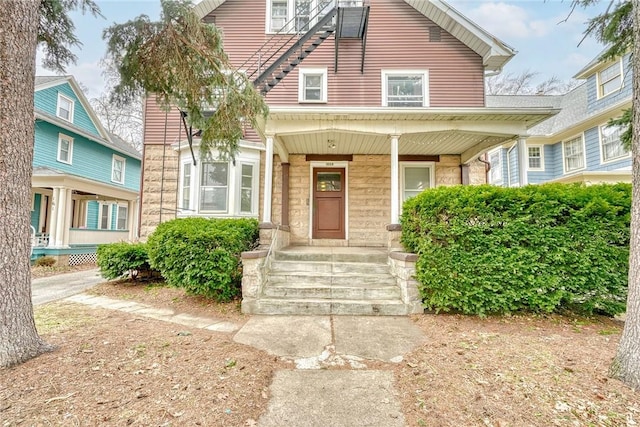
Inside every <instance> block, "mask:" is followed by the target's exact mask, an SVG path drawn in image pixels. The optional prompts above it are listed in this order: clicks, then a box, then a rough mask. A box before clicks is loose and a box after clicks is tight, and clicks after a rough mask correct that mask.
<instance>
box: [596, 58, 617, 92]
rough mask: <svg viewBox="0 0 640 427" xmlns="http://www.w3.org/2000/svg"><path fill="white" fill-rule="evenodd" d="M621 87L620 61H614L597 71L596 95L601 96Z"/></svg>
mask: <svg viewBox="0 0 640 427" xmlns="http://www.w3.org/2000/svg"><path fill="white" fill-rule="evenodd" d="M621 87H622V61H616V62H615V63H614V64H611V65H609V66H608V67H607V68H605V69H604V70H602V71H600V72H598V97H599V98H602V97H604V96H607V95H609V94H610V93H612V92H615V91H617V90H620V88H621Z"/></svg>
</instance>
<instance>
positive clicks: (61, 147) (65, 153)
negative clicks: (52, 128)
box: [58, 134, 73, 165]
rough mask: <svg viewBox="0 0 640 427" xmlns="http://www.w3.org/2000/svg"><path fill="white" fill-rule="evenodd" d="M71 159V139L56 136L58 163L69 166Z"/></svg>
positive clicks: (61, 135) (65, 136)
mask: <svg viewBox="0 0 640 427" xmlns="http://www.w3.org/2000/svg"><path fill="white" fill-rule="evenodd" d="M72 158H73V138H71V137H70V136H67V135H63V134H58V161H59V162H62V163H66V164H68V165H70V164H71V163H72Z"/></svg>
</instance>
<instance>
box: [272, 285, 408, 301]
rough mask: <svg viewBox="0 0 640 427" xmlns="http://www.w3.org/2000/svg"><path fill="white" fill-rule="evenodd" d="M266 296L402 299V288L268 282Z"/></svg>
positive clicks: (392, 286)
mask: <svg viewBox="0 0 640 427" xmlns="http://www.w3.org/2000/svg"><path fill="white" fill-rule="evenodd" d="M263 294H264V296H265V297H266V298H289V299H302V298H309V299H317V298H322V299H334V300H400V288H399V287H398V286H395V285H361V286H342V285H322V284H318V283H301V282H296V283H294V284H288V283H277V284H276V283H268V284H267V285H266V286H265V288H264V290H263Z"/></svg>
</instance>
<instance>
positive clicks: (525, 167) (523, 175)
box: [518, 136, 529, 187]
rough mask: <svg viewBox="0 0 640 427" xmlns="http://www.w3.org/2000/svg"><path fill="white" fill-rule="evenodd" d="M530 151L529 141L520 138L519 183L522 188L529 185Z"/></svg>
mask: <svg viewBox="0 0 640 427" xmlns="http://www.w3.org/2000/svg"><path fill="white" fill-rule="evenodd" d="M528 172H529V149H528V148H527V140H526V138H525V137H523V136H521V137H520V138H518V182H519V183H520V187H524V186H525V185H527V184H529V174H528Z"/></svg>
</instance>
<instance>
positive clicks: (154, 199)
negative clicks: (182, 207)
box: [140, 145, 179, 240]
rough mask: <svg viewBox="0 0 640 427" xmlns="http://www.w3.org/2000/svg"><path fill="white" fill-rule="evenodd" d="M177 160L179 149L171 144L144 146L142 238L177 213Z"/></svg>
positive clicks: (141, 207) (141, 205)
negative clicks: (176, 149)
mask: <svg viewBox="0 0 640 427" xmlns="http://www.w3.org/2000/svg"><path fill="white" fill-rule="evenodd" d="M163 160H164V161H163ZM178 161H179V158H178V153H176V152H175V151H174V150H173V149H172V148H171V147H170V146H166V147H164V146H162V145H145V146H144V152H143V172H142V174H143V175H142V195H141V203H140V211H141V216H140V219H141V221H140V238H141V239H142V240H145V239H146V238H147V237H148V236H149V234H151V233H152V232H153V231H154V230H155V229H156V227H157V226H158V224H160V223H161V222H164V221H169V220H171V219H174V218H175V217H176V206H177V204H176V203H177V201H176V197H177V189H178V165H179V163H178Z"/></svg>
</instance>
